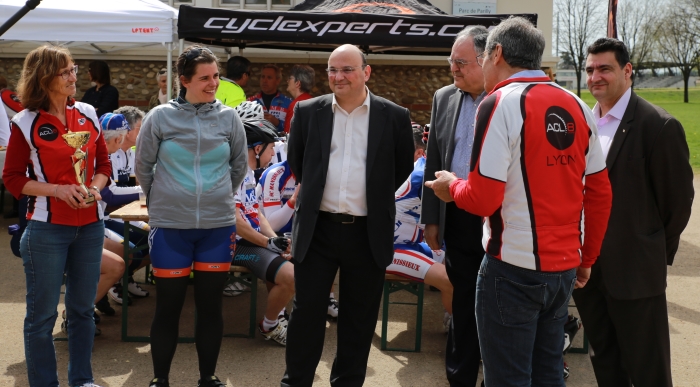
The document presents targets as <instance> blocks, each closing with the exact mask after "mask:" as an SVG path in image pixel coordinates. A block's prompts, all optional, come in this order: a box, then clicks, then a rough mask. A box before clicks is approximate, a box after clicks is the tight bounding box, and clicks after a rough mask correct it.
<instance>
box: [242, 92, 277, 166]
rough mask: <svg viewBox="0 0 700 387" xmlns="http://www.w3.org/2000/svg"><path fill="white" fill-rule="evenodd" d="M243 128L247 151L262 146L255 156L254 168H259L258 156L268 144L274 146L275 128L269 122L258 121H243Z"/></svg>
mask: <svg viewBox="0 0 700 387" xmlns="http://www.w3.org/2000/svg"><path fill="white" fill-rule="evenodd" d="M256 105H257V104H256ZM258 106H260V105H258ZM243 128H244V129H245V136H246V139H247V142H248V148H249V149H253V150H254V148H255V146H256V145H262V149H260V152H257V153H256V154H255V163H256V166H255V168H256V169H257V168H260V154H261V153H263V152H265V149H267V147H268V146H269V145H270V144H274V143H275V141H277V139H276V137H277V132H276V128H275V126H274V125H272V123H271V122H270V121H268V120H258V119H253V120H250V119H248V120H243Z"/></svg>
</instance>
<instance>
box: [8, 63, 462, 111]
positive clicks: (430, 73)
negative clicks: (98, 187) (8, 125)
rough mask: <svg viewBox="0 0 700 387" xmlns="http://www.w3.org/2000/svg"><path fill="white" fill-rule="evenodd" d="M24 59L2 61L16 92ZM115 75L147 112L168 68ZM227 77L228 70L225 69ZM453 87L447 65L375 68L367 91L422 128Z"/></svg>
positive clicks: (82, 76) (130, 101)
mask: <svg viewBox="0 0 700 387" xmlns="http://www.w3.org/2000/svg"><path fill="white" fill-rule="evenodd" d="M89 62H90V61H89V60H77V61H76V64H77V65H78V66H80V70H79V73H78V93H77V94H76V98H77V99H78V100H80V98H81V97H82V95H83V94H84V93H85V90H87V89H88V88H90V87H91V86H92V85H91V84H90V82H89V81H88V77H87V66H88V63H89ZM22 63H23V59H7V58H3V59H0V75H2V76H4V77H5V78H6V79H7V80H8V83H9V87H10V88H12V89H14V88H15V87H16V85H17V80H18V79H19V74H20V72H21V69H22ZM108 63H109V66H110V71H111V75H112V85H114V86H115V87H116V88H117V89H119V99H120V105H135V106H139V107H141V108H143V109H145V108H147V106H148V100H149V99H150V98H151V96H152V95H154V94H155V93H157V91H158V86H157V82H156V79H155V74H156V72H157V71H158V70H159V69H160V68H163V67H165V62H163V61H108ZM279 66H280V67H281V68H282V82H281V83H280V91H281V92H283V93H285V94H287V93H286V90H285V88H286V79H287V77H288V74H289V71H288V70H289V69H290V68H291V67H292V66H293V64H287V63H284V64H279ZM223 67H225V64H224V65H223ZM261 67H262V64H261V63H253V64H252V65H251V69H250V71H251V79H250V81H249V82H248V85H247V86H246V88H245V90H246V94H248V95H252V94H254V93H256V92H257V91H258V90H259V79H258V74H260V69H261ZM311 67H313V68H314V69H315V70H316V85H315V87H314V89H313V91H312V94H313V95H321V94H326V93H329V92H330V88H329V87H328V77H327V76H326V72H325V68H326V65H325V64H313V65H311ZM222 73H223V74H224V75H225V69H222ZM451 83H452V77H451V76H450V72H449V68H448V66H447V65H445V66H440V67H431V66H411V65H406V66H397V65H374V66H372V75H371V77H370V80H369V81H368V82H367V87H369V89H370V90H371V91H372V92H373V93H375V94H376V95H379V96H382V97H384V98H386V99H388V100H390V101H394V102H396V103H398V104H400V105H402V106H404V107H406V108H408V109H409V110H410V111H411V118H412V119H413V120H414V121H416V122H419V123H421V124H425V123H428V122H429V121H430V108H431V104H432V102H433V101H432V98H433V94H434V93H435V91H436V90H437V89H439V88H441V87H443V86H445V85H449V84H451Z"/></svg>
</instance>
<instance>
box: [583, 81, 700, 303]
mask: <svg viewBox="0 0 700 387" xmlns="http://www.w3.org/2000/svg"><path fill="white" fill-rule="evenodd" d="M606 162H607V167H608V176H609V178H610V184H611V186H612V191H613V203H612V211H611V213H610V220H609V223H608V229H607V232H606V234H605V239H604V240H603V246H602V249H601V253H600V257H599V258H598V261H597V263H596V265H599V266H600V269H601V273H602V276H603V281H604V284H605V287H606V288H607V290H608V292H609V294H610V295H611V296H612V297H614V298H616V299H639V298H646V297H652V296H656V295H659V294H662V293H663V292H665V291H666V265H671V264H672V263H673V258H674V256H675V254H676V251H677V250H678V243H679V241H680V236H681V233H682V232H683V229H685V226H686V225H687V224H688V219H689V218H690V208H691V205H692V203H693V195H694V190H693V170H692V168H691V167H690V163H689V151H688V144H687V142H686V139H685V132H684V130H683V127H682V126H681V124H680V122H678V120H676V119H675V118H673V117H672V116H671V115H670V114H668V113H667V112H666V111H665V110H663V109H661V108H659V107H658V106H655V105H652V104H650V103H649V102H647V101H645V100H644V99H642V98H640V97H638V96H637V95H636V94H635V93H634V92H632V96H631V98H630V102H629V105H627V110H626V111H625V114H624V116H623V117H622V120H621V122H620V126H619V127H618V129H617V132H616V133H615V137H614V138H613V142H612V145H611V146H610V151H609V152H608V156H607V159H606ZM594 273H595V271H594Z"/></svg>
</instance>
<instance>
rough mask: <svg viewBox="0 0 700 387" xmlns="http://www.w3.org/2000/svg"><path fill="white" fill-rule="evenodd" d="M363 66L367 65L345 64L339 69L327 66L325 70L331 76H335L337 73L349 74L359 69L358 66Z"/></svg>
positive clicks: (362, 67)
mask: <svg viewBox="0 0 700 387" xmlns="http://www.w3.org/2000/svg"><path fill="white" fill-rule="evenodd" d="M365 67H367V65H362V66H355V67H350V66H346V67H342V68H339V69H337V68H335V67H329V68H327V69H326V72H327V73H328V75H333V76H335V75H336V74H338V73H343V75H350V74H352V72H353V71H355V69H360V68H361V69H364V68H365Z"/></svg>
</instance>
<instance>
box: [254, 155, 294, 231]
mask: <svg viewBox="0 0 700 387" xmlns="http://www.w3.org/2000/svg"><path fill="white" fill-rule="evenodd" d="M295 185H296V179H295V178H294V175H292V170H291V168H289V164H287V161H286V160H285V161H283V162H281V163H277V164H274V165H272V166H271V167H269V168H267V169H266V170H265V172H263V174H262V176H260V181H259V182H258V186H257V191H256V192H257V196H258V198H261V200H262V204H263V215H265V218H267V221H268V222H269V223H270V227H272V229H273V230H274V231H275V232H277V233H285V232H290V231H292V216H294V208H293V207H291V206H289V205H287V201H288V200H289V198H291V197H292V195H294V189H295Z"/></svg>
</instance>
